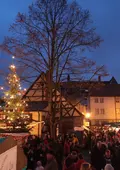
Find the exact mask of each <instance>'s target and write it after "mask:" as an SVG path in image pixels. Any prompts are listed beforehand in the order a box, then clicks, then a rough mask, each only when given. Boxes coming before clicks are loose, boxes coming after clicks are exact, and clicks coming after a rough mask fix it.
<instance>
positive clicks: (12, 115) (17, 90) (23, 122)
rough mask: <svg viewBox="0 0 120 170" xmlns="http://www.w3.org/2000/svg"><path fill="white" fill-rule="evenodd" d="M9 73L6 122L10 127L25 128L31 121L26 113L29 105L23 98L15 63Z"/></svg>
mask: <svg viewBox="0 0 120 170" xmlns="http://www.w3.org/2000/svg"><path fill="white" fill-rule="evenodd" d="M10 71H11V72H10V74H9V75H8V78H7V79H8V83H9V90H8V91H7V92H6V93H5V96H4V98H5V101H6V105H5V107H4V114H5V117H6V119H5V122H6V125H7V126H8V127H9V128H14V129H16V127H19V128H25V127H26V126H27V125H28V124H29V123H30V119H29V118H30V117H29V116H28V115H25V114H24V109H25V106H28V105H27V104H26V103H25V101H23V100H22V91H21V86H20V78H19V77H18V75H17V73H16V69H15V65H13V64H12V65H11V66H10Z"/></svg>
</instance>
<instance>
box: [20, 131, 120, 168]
mask: <svg viewBox="0 0 120 170" xmlns="http://www.w3.org/2000/svg"><path fill="white" fill-rule="evenodd" d="M85 141H86V142H85ZM86 148H87V150H89V154H90V155H89V157H90V159H89V161H88V160H86V158H85V157H84V155H82V154H81V153H82V152H81V151H82V150H83V149H86ZM23 149H24V153H25V155H26V157H27V170H120V133H116V132H113V131H112V132H109V131H107V132H103V131H100V132H94V133H93V134H92V133H89V134H87V135H86V134H85V135H83V143H80V142H79V139H78V138H77V136H76V135H75V134H72V135H66V136H65V137H64V138H62V137H61V138H59V139H58V138H57V139H56V140H53V139H52V138H51V137H50V135H45V137H44V138H39V137H37V136H32V135H30V136H28V138H27V139H26V140H25V142H24V143H23Z"/></svg>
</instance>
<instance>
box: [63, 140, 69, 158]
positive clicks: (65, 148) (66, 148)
mask: <svg viewBox="0 0 120 170" xmlns="http://www.w3.org/2000/svg"><path fill="white" fill-rule="evenodd" d="M69 154H70V142H69V139H68V138H66V140H65V143H64V155H65V157H67V156H68V155H69Z"/></svg>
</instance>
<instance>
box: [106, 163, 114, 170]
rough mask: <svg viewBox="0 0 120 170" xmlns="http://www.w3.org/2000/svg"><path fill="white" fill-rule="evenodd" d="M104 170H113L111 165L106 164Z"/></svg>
mask: <svg viewBox="0 0 120 170" xmlns="http://www.w3.org/2000/svg"><path fill="white" fill-rule="evenodd" d="M104 170H114V168H113V167H112V165H111V164H106V165H105V168H104Z"/></svg>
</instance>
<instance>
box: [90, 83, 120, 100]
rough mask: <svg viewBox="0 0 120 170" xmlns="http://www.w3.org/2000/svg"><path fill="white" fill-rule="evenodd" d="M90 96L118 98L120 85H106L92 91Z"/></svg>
mask: <svg viewBox="0 0 120 170" xmlns="http://www.w3.org/2000/svg"><path fill="white" fill-rule="evenodd" d="M90 96H101V97H114V96H116V97H117V96H118V97H119V96H120V84H108V85H105V86H103V87H101V88H99V89H93V90H92V91H91V94H90Z"/></svg>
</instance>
